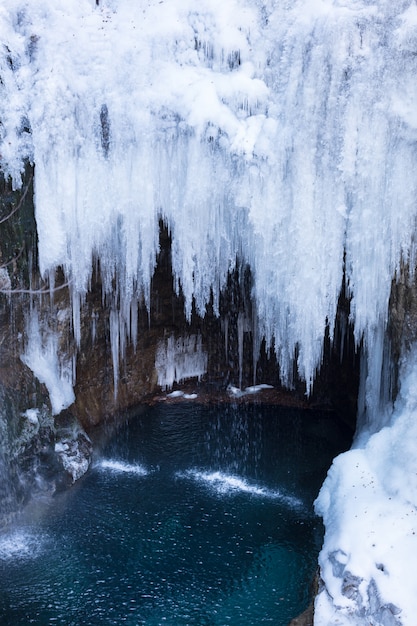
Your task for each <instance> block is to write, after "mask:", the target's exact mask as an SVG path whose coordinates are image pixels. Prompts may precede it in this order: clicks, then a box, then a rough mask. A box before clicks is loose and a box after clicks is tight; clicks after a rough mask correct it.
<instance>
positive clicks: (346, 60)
mask: <svg viewBox="0 0 417 626" xmlns="http://www.w3.org/2000/svg"><path fill="white" fill-rule="evenodd" d="M0 34H1V42H2V44H1V47H0V76H1V83H0V119H1V126H0V155H1V157H0V159H1V160H0V165H1V168H2V169H3V171H4V172H5V173H6V174H7V175H10V176H11V177H12V179H13V181H14V184H15V186H16V187H18V186H19V185H20V184H21V174H22V170H23V164H24V162H25V159H29V160H30V161H31V162H32V163H34V164H35V166H36V175H35V202H36V221H37V228H38V236H39V255H40V256H39V258H40V269H41V272H42V274H43V275H44V276H45V277H49V278H50V280H52V281H53V277H54V273H55V269H56V268H57V267H58V266H61V267H62V268H63V270H64V272H65V275H66V277H67V279H68V281H69V282H70V289H71V296H72V308H73V319H74V332H75V337H76V338H77V340H78V341H79V338H80V329H79V310H80V306H81V305H82V303H83V300H84V298H85V295H86V293H87V291H88V289H89V285H90V280H91V275H92V268H93V266H94V261H95V260H96V259H99V260H100V269H101V272H102V278H103V290H104V295H105V298H106V300H107V302H108V303H109V306H110V307H111V308H112V315H111V335H112V337H111V338H112V353H113V361H114V364H115V383H117V369H118V359H119V355H120V354H121V355H122V357H123V346H124V345H125V343H126V340H127V339H129V338H130V337H131V336H132V335H134V333H135V329H134V328H133V329H132V328H131V327H130V319H131V316H130V311H131V308H132V307H135V306H136V302H137V301H138V300H139V299H140V298H144V299H145V301H146V302H147V303H148V304H149V293H150V284H151V278H152V274H153V270H154V267H155V259H156V255H157V252H158V229H159V222H160V220H161V219H162V220H163V221H164V222H165V223H166V224H167V226H168V228H169V231H170V233H171V236H172V266H173V273H174V279H175V285H176V288H177V289H178V290H179V289H181V290H182V293H183V294H184V298H185V308H186V313H187V315H188V316H189V315H190V314H191V309H192V304H193V302H194V303H195V306H196V309H197V311H198V312H200V313H201V314H204V311H205V307H206V304H207V302H208V301H209V299H210V298H211V297H213V300H214V306H215V308H216V306H217V304H218V300H219V294H220V291H221V289H222V288H223V287H224V286H225V284H226V278H227V274H228V271H229V270H231V269H233V267H234V264H235V262H236V259H237V258H239V259H241V260H243V261H244V262H247V263H248V264H249V265H250V267H251V270H252V274H253V277H254V289H253V301H254V306H255V310H256V316H257V323H256V329H257V333H258V335H259V336H265V338H266V340H267V342H268V344H269V345H273V346H274V347H275V350H276V353H277V357H278V360H279V363H280V366H281V373H282V377H283V381H284V382H287V383H290V382H291V373H292V371H293V368H292V362H293V359H294V358H295V355H296V359H297V367H298V371H299V373H300V375H301V376H302V377H304V379H305V380H306V384H307V390H310V389H311V386H312V384H313V380H314V376H315V373H316V370H317V368H318V367H319V366H320V360H321V356H322V346H323V336H324V332H325V328H326V326H327V325H328V326H329V329H330V335H331V334H332V330H333V325H334V319H335V312H336V306H337V299H338V295H339V293H340V289H341V285H342V277H343V272H344V271H345V276H346V284H347V289H348V292H349V295H350V296H351V298H352V300H351V318H352V322H353V323H354V328H355V336H356V340H357V342H358V343H359V342H361V341H363V345H364V354H365V361H366V362H364V367H363V372H364V381H363V385H362V388H361V399H362V408H363V410H362V422H361V428H362V433H363V434H364V433H365V432H366V433H367V434H366V437H365V436H364V437H362V440H361V445H363V446H364V447H363V452H361V453H359V452H356V454H358V455H360V454H362V455H363V456H364V458H365V459H368V457H369V458H373V455H374V448H373V443H372V442H374V441H375V439H374V438H371V439H369V442H368V443H367V437H369V436H370V435H372V433H377V432H378V431H379V430H380V429H381V428H382V427H384V426H390V425H391V424H392V423H393V418H392V416H391V413H390V411H389V410H386V408H385V407H384V405H383V403H382V402H381V398H383V397H384V394H383V393H381V381H382V379H383V369H384V358H385V357H384V355H385V354H386V346H385V345H384V338H385V327H386V322H387V313H388V299H389V294H390V288H391V280H392V278H393V277H394V276H395V274H396V272H398V270H399V266H400V263H401V260H404V262H406V263H409V264H410V266H411V268H413V267H414V265H415V247H414V232H415V218H416V206H417V204H416V199H417V177H416V176H415V169H416V161H417V156H416V149H415V145H416V143H415V142H416V138H417V113H416V110H415V101H416V95H417V86H416V81H415V76H416V70H417V67H416V66H417V56H416V49H417V7H416V4H415V2H414V1H413V0H397V1H396V2H392V1H391V0H374V2H372V0H294V2H287V1H286V0H275V1H274V0H264V1H262V0H228V1H227V2H225V1H224V0H200V1H199V3H198V5H196V3H195V2H193V1H192V0H175V2H174V1H170V2H168V1H165V2H161V1H160V0H147V1H146V2H145V1H144V0H136V1H133V0H100V2H99V4H98V5H97V3H96V2H94V1H93V0H66V2H65V3H59V4H57V3H56V2H55V1H54V0H35V1H33V0H30V1H29V0H3V1H2V4H1V7H0ZM114 285H115V289H114ZM48 341H49V340H48ZM48 341H47V344H41V343H38V344H36V342H35V343H32V344H29V348H28V352H27V354H26V356H25V358H26V359H27V362H28V363H29V364H31V366H33V367H36V365H37V364H38V363H39V361H40V359H42V358H44V355H45V350H49V347H50V346H52V344H51V343H48ZM31 346H32V347H31ZM167 354H168V353H167ZM54 367H55V369H56V368H58V369H59V367H60V365H59V362H58V361H57V362H56V363H55V366H54ZM49 375H50V376H49V378H48V380H49V386H50V391H51V393H52V395H53V394H54V393H55V392H57V390H58V389H59V385H60V380H61V378H60V375H59V376H58V377H57V376H56V375H54V374H53V373H52V372H49ZM46 382H47V381H46ZM67 382H68V384H65V385H64V393H63V396H62V395H60V394H59V393H56V395H55V396H53V404H54V406H56V408H57V409H59V407H60V406H64V405H65V403H66V402H67V401H68V400H69V398H70V392H71V390H70V383H71V381H67ZM47 384H48V383H47ZM382 391H383V390H382ZM397 410H398V411H400V409H397ZM407 410H408V409H407ZM410 410H411V409H410ZM398 423H401V422H400V421H399V420H398V419H397V421H395V423H394V425H392V426H391V428H392V429H394V428H395V427H396V424H398ZM397 428H398V426H397ZM381 432H385V431H384V430H383V431H381ZM393 432H394V431H393ZM374 436H376V437H377V436H378V435H374ZM411 452H414V451H411ZM352 454H354V453H353V452H352ZM351 458H353V457H351ZM367 462H368V461H367ZM369 462H370V461H369ZM343 463H344V462H343V461H340V462H339V465H336V468H337V467H339V469H340V471H341V472H342V473H343V472H344V471H345V470H342V469H341V468H342V467H344V465H343ZM349 467H350V465H349V464H348V466H347V469H346V471H350V470H349ZM338 471H339V470H337V469H334V470H333V473H331V474H330V477H329V481H330V482H331V481H332V480H333V481H334V482H335V484H334V486H333V487H332V490H333V488H334V489H336V492H337V489H338V485H340V489H342V488H344V485H345V484H346V480H347V478H346V476H347V475H344V474H343V475H344V478H343V480H342V479H337V480H336V478H334V477H335V475H336V473H337V472H338ZM372 471H376V470H372ZM381 471H382V470H381ZM332 476H333V478H332ZM329 484H330V483H329ZM332 484H333V483H332ZM398 484H399V488H400V491H401V493H404V491H405V490H406V489H407V485H406V484H403V483H402V482H401V480H399V483H398ZM325 492H326V489H325V490H324V492H323V493H325ZM337 493H338V492H337ZM324 500H325V496H324V495H323V494H322V496H321V499H320V501H319V502H320V503H321V504H320V510H321V511H322V512H323V514H324V515H325V518H326V519H327V523H328V524H329V525H330V532H329V533H328V534H327V535H326V537H327V538H326V543H325V546H324V549H323V553H322V554H323V555H326V554H327V555H328V556H329V559H330V558H331V555H332V554H333V555H341V554H343V555H344V556H343V559H344V561H343V562H342V564H341V565H340V564H339V565H337V564H336V565H335V566H334V567H335V568H336V569H338V568H339V570H340V571H342V569H343V567H345V566H346V568H347V567H348V560H349V559H351V558H353V557H352V556H351V554H353V552H352V553H350V552H349V551H348V550H347V549H345V548H343V547H341V546H343V545H344V542H343V533H344V528H345V527H344V526H343V523H344V522H343V520H344V517H343V516H344V513H345V511H344V509H343V507H342V506H339V504H338V501H336V504H334V506H333V505H332V504H331V502H329V503H327V504H324ZM351 501H352V502H353V500H351ZM331 510H332V511H334V516H336V517H332V515H333V514H332V515H330V513H329V511H331ZM383 518H384V515H383ZM335 520H336V521H335ZM346 528H350V527H349V525H347V526H346ZM358 532H366V530H364V528H363V526H360V528H359V529H358ZM361 545H362V544H361ZM363 545H364V544H363ZM330 546H332V552H331V553H330V552H329V550H330ZM336 546H339V547H338V548H337V547H336ZM337 550H339V551H337ZM352 550H354V548H353V547H352ZM397 554H398V559H399V560H398V563H401V559H402V553H401V550H400V549H399V550H398V551H397ZM415 554H416V552H415ZM332 558H333V557H332ZM334 558H335V559H336V561H337V563H339V561H340V559H339V560H337V558H338V557H337V558H336V556H334ZM345 561H346V562H345ZM330 562H331V561H330V560H329V563H330ZM381 563H382V564H384V561H383V560H381ZM349 567H350V566H349ZM384 567H385V566H384ZM354 569H355V568H353V569H349V571H353V570H354ZM377 569H378V568H377ZM339 570H338V571H339ZM322 571H323V575H324V579H325V583H326V585H327V588H328V591H329V595H328V599H327V603H328V604H329V606H330V605H331V606H333V608H335V607H337V606H339V605H338V604H337V603H338V598H339V595H338V594H339V589H338V588H335V591H334V595H332V594H331V589H333V586H332V585H333V582H332V580H333V579H332V576H333V574H332V572H331V571H330V570H329V568H328V567H326V565H325V564H323V568H322ZM355 571H356V570H355ZM369 571H370V570H369ZM378 571H379V572H381V571H382V570H380V569H379V570H378ZM391 571H392V572H395V571H396V569H395V567H393V568H392V570H391ZM376 574H377V575H375V576H373V578H372V580H373V581H374V583H373V584H375V585H376V586H378V593H376V595H375V594H374V597H379V596H378V594H379V595H380V596H381V597H384V602H386V603H388V604H389V603H390V602H392V604H393V605H394V604H395V603H396V601H397V600H396V599H391V597H390V592H389V591H387V593H385V587H384V584H383V583H382V582H381V581H383V580H385V579H384V578H383V575H385V573H383V574H378V572H376ZM387 576H388V574H387ZM399 578H400V579H401V581H402V582H401V583H398V584H403V588H404V589H405V590H406V591H404V594H406V593H407V589H408V591H410V584H411V583H410V580H409V579H407V580H406V579H404V577H403V576H402V575H401V573H399ZM364 580H365V578H364ZM390 584H391V587H392V589H394V588H395V585H396V584H397V583H395V580H394V575H390ZM414 591H415V590H411V592H412V593H414ZM414 595H415V594H414ZM357 597H359V596H357ZM392 597H393V598H394V597H395V598H396V594H395V593H394V591H393V593H392ZM403 599H404V596H401V598H400V599H399V602H400V603H401V602H402V601H403ZM351 601H352V602H355V598H353V599H351ZM388 604H387V605H388ZM381 606H382V605H381ZM384 606H385V605H384ZM402 606H404V607H405V606H406V600H404V602H403V605H402ZM323 607H324V604H323V603H318V607H317V615H316V623H318V624H329V625H330V624H336V623H337V622H336V621H335V620H334V618H333V617H331V618H329V619H330V621H328V620H327V617H326V615H328V611H327V608H323ZM342 608H343V607H342ZM343 610H344V609H343ZM343 610H342V609H341V611H342V613H343ZM381 610H382V609H381ZM326 611H327V612H326ZM375 611H376V609H375ZM342 613H340V614H342ZM345 613H346V612H345ZM345 613H343V619H346V620H348V621H347V622H343V621H341V622H340V623H349V624H350V623H351V624H358V622H357V621H355V619H356V617H352V620H353V621H349V620H350V617H349V616H347V617H346V615H347V613H346V615H345ZM337 619H339V617H338V618H337ZM340 619H342V618H340ZM381 619H382V617H381ZM384 619H385V617H384ZM386 619H388V618H386ZM393 619H397V617H395V616H394V617H393ZM398 619H401V620H403V623H404V624H408V625H410V624H411V621H410V620H412V619H413V617H412V615H411V616H410V614H409V613H407V611H406V609H404V612H403V613H400V616H399V618H398ZM326 620H327V621H326ZM332 620H333V621H332ZM375 623H377V622H375Z"/></svg>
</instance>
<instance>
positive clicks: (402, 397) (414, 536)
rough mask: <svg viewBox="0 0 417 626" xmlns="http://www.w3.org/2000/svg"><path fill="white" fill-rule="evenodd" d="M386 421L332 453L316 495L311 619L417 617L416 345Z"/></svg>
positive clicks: (327, 624)
mask: <svg viewBox="0 0 417 626" xmlns="http://www.w3.org/2000/svg"><path fill="white" fill-rule="evenodd" d="M400 380H401V389H400V393H399V396H398V399H397V402H396V404H395V407H394V410H393V413H392V416H391V420H390V423H389V425H388V426H386V427H385V428H383V429H382V430H380V431H379V432H378V433H376V434H374V435H372V436H371V437H369V439H368V440H367V442H366V443H364V445H363V447H360V448H354V449H352V450H350V451H349V452H346V453H344V454H342V455H340V456H339V457H337V458H336V459H335V461H334V462H333V465H332V467H331V469H330V471H329V473H328V476H327V478H326V481H325V482H324V485H323V487H322V489H321V491H320V494H319V497H318V498H317V500H316V511H317V512H318V513H319V514H320V515H321V516H322V517H323V520H324V524H325V527H326V533H325V540H324V545H323V549H322V551H321V554H320V559H319V564H320V569H321V577H322V580H323V588H322V589H321V591H320V592H319V594H318V596H317V599H316V603H315V621H314V623H315V625H316V626H336V625H338V626H339V625H340V626H362V625H363V626H365V625H366V626H369V625H372V626H394V625H399V624H401V625H402V626H415V624H416V623H417V621H416V620H417V578H416V568H417V345H416V344H415V345H414V347H413V349H412V350H411V351H410V352H409V354H408V355H407V358H405V359H404V360H403V364H402V375H401V377H400Z"/></svg>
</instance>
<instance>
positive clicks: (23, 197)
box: [0, 174, 33, 224]
mask: <svg viewBox="0 0 417 626" xmlns="http://www.w3.org/2000/svg"><path fill="white" fill-rule="evenodd" d="M32 179H33V174H31V175H30V178H29V181H28V183H27V185H26V187H25V190H24V192H23V193H22V195H21V196H20V200H19V202H18V203H17V204H16V206H15V207H14V209H12V210H11V211H10V213H9V214H8V215H6V216H5V217H3V218H2V219H0V224H3V223H4V222H7V220H9V219H10V218H11V217H12V215H14V214H15V213H16V211H18V210H19V209H20V207H21V206H22V204H23V202H24V200H25V198H26V196H27V193H28V191H29V187H30V184H31V182H32Z"/></svg>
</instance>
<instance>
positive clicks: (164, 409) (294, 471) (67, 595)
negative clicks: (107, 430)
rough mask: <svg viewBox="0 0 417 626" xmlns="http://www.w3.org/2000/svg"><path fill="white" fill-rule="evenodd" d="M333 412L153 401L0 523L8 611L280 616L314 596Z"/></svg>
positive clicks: (50, 619) (2, 616)
mask: <svg viewBox="0 0 417 626" xmlns="http://www.w3.org/2000/svg"><path fill="white" fill-rule="evenodd" d="M349 443H350V442H349V435H348V433H346V432H345V431H344V430H343V428H342V427H341V426H340V424H338V423H337V422H336V421H335V420H334V417H333V416H331V415H330V414H328V413H317V412H316V413H315V412H301V411H296V410H288V409H281V408H276V407H273V408H271V407H262V406H256V405H254V406H249V407H232V406H226V407H221V408H219V407H204V406H200V405H190V404H189V405H186V404H184V405H182V404H181V405H171V406H166V405H164V406H158V407H154V408H151V409H149V410H147V411H146V412H145V413H142V414H141V415H140V416H136V417H135V418H133V419H131V420H130V421H129V422H128V423H126V424H124V425H123V426H122V427H120V429H119V430H118V432H117V433H116V435H115V436H114V437H113V438H112V440H111V442H110V443H109V444H108V445H107V446H106V447H105V449H103V450H102V451H101V452H100V454H99V455H98V456H97V458H96V459H95V461H94V464H93V466H92V468H91V470H90V471H89V472H88V473H87V475H86V476H85V477H84V478H83V479H82V480H81V481H79V483H78V484H77V485H76V486H75V487H74V488H72V489H71V490H70V491H69V492H67V493H65V494H60V495H58V496H56V497H55V498H53V501H52V502H50V503H45V502H38V503H35V504H34V505H33V506H32V507H31V508H30V509H29V510H28V511H27V512H26V513H25V516H23V517H22V519H21V520H20V521H19V522H18V523H17V524H16V525H15V526H14V529H13V530H11V531H9V532H8V533H6V534H4V535H0V583H1V585H0V624H1V625H2V626H23V625H26V624H36V625H38V626H41V625H42V626H43V625H49V624H60V625H61V624H62V625H65V626H81V625H82V626H95V625H101V624H103V625H110V624H128V625H130V626H134V625H135V626H136V625H139V624H146V625H147V626H159V625H162V624H168V625H171V626H191V625H196V626H197V625H199V626H223V625H226V624H231V625H233V626H240V625H241V626H251V625H256V624H261V623H270V624H274V626H285V625H286V624H287V623H288V621H289V620H290V619H291V618H292V617H294V616H296V615H297V614H298V613H300V612H301V611H302V610H303V609H304V608H306V606H307V605H308V602H309V585H310V582H311V579H312V577H313V575H314V572H315V568H316V562H317V555H318V551H319V549H320V546H321V541H322V527H321V524H320V520H319V519H318V518H317V517H315V516H314V514H313V510H312V503H313V500H314V498H315V496H316V495H317V492H318V490H319V488H320V484H321V482H322V481H323V479H324V477H325V474H326V471H327V469H328V467H329V465H330V463H331V460H332V458H333V456H334V455H335V454H337V453H338V452H340V451H341V450H343V449H346V447H347V446H348V445H349Z"/></svg>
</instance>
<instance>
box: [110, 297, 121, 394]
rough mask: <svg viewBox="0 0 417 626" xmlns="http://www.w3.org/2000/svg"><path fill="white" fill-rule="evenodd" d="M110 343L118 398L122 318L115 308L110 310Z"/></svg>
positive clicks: (114, 389)
mask: <svg viewBox="0 0 417 626" xmlns="http://www.w3.org/2000/svg"><path fill="white" fill-rule="evenodd" d="M110 345H111V356H112V363H113V392H114V399H115V400H116V398H117V393H118V388H119V349H120V319H119V312H118V311H116V310H115V309H111V311H110Z"/></svg>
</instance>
